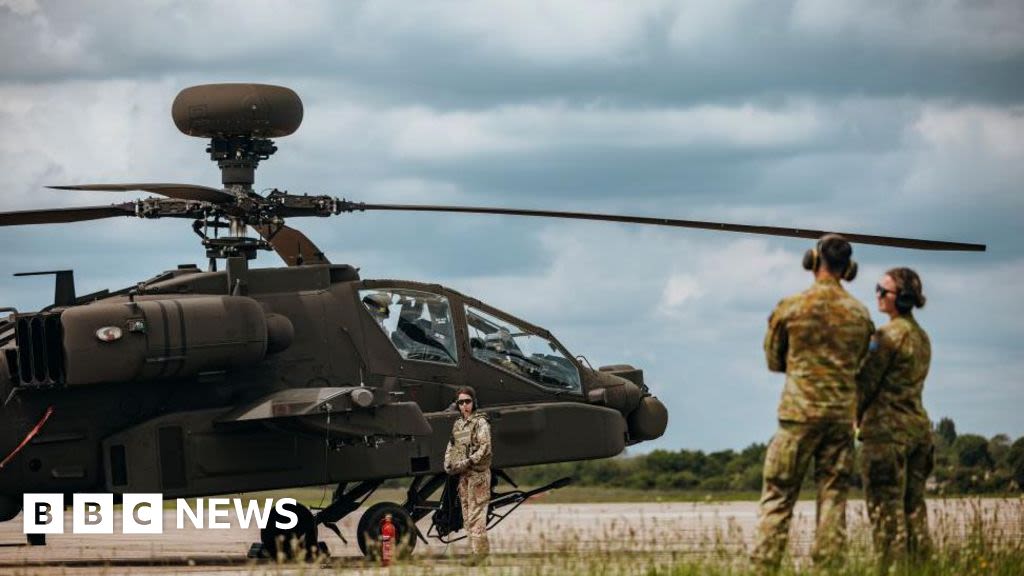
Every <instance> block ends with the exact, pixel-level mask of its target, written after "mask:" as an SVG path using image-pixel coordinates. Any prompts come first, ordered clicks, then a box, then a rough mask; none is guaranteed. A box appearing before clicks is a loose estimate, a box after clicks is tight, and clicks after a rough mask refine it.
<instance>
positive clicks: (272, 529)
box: [260, 502, 319, 560]
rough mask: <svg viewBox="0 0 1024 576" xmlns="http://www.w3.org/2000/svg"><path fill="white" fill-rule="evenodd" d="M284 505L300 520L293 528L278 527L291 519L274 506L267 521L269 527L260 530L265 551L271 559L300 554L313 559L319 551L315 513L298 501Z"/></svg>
mask: <svg viewBox="0 0 1024 576" xmlns="http://www.w3.org/2000/svg"><path fill="white" fill-rule="evenodd" d="M284 507H285V508H287V509H288V510H290V511H291V512H294V513H295V515H296V516H297V517H298V519H299V521H298V523H297V524H295V526H293V527H291V528H287V529H281V528H278V527H277V523H278V522H282V523H287V522H288V520H289V519H288V518H285V516H283V515H282V514H281V513H279V512H278V511H277V507H274V509H273V511H272V512H271V513H270V518H269V520H268V521H267V527H266V528H263V529H262V530H260V541H261V542H262V543H263V550H264V552H265V553H266V554H267V555H269V556H270V558H271V559H279V558H280V557H281V556H283V557H284V558H286V559H288V560H292V559H294V558H295V557H296V555H299V557H300V558H302V559H304V560H312V559H313V558H314V557H315V556H316V555H317V553H318V552H319V548H318V545H317V539H316V537H317V533H316V523H314V522H313V513H312V512H310V511H309V508H306V507H305V506H303V505H302V504H299V503H298V502H296V503H295V504H294V505H289V504H285V505H284Z"/></svg>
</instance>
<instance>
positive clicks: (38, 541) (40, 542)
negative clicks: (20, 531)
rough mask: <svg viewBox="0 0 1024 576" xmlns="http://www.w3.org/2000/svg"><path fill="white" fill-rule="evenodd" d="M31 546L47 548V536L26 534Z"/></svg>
mask: <svg viewBox="0 0 1024 576" xmlns="http://www.w3.org/2000/svg"><path fill="white" fill-rule="evenodd" d="M25 538H26V539H27V540H28V545H29V546H46V534H26V535H25Z"/></svg>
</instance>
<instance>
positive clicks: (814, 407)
mask: <svg viewBox="0 0 1024 576" xmlns="http://www.w3.org/2000/svg"><path fill="white" fill-rule="evenodd" d="M852 255H853V248H852V247H851V246H850V243H849V242H848V241H846V239H844V238H843V237H841V236H838V235H835V234H829V235H826V236H823V237H822V238H821V240H819V241H818V244H817V246H815V248H814V249H813V250H808V251H807V253H806V254H805V255H804V260H803V265H804V268H805V269H807V270H809V271H811V272H812V273H813V274H814V284H813V285H812V286H811V287H810V288H808V289H807V290H805V291H803V292H801V293H799V294H795V295H793V296H790V297H788V298H785V299H783V300H782V301H781V302H779V304H778V306H776V307H775V310H774V311H773V312H772V314H771V316H770V317H769V319H768V332H767V334H766V335H765V340H764V351H765V356H766V358H767V361H768V368H769V370H772V371H773V372H785V373H786V383H785V387H784V388H783V391H782V399H781V401H780V402H779V411H778V418H779V428H778V432H776V434H775V436H774V437H773V438H772V441H771V444H769V446H768V453H767V454H766V456H765V463H764V484H763V490H762V495H761V506H760V513H759V525H758V535H757V545H756V547H755V549H754V555H753V560H754V561H755V562H756V563H757V564H758V565H759V566H761V567H762V568H767V569H769V570H774V569H777V568H778V567H779V564H780V562H781V560H782V555H783V553H784V552H785V549H786V542H787V540H788V538H789V525H790V521H791V520H792V517H793V506H794V505H795V504H796V500H797V497H798V496H799V494H800V485H801V484H802V483H803V478H804V476H805V474H806V473H807V470H808V468H810V465H811V461H812V460H813V461H814V478H815V481H816V482H817V485H818V508H817V521H818V522H817V530H816V533H815V541H814V548H813V550H812V556H813V558H814V560H815V562H816V563H819V564H826V565H827V564H834V563H835V562H836V561H837V560H838V559H839V558H840V557H841V553H842V548H843V545H844V543H845V540H846V493H847V490H848V487H849V483H850V476H851V474H852V473H853V419H854V412H855V407H856V383H855V379H856V375H857V370H858V369H859V368H860V366H861V364H862V363H863V361H864V357H865V355H866V354H867V352H868V345H869V342H870V339H871V334H872V333H873V332H874V330H875V329H874V325H873V324H872V323H871V316H870V315H869V314H868V311H867V309H866V308H865V307H864V305H863V304H861V303H860V302H858V301H857V300H856V299H855V298H853V297H852V296H850V295H849V294H848V293H847V292H846V290H844V289H843V287H842V285H841V284H840V280H846V281H850V280H853V279H854V278H855V277H856V275H857V263H856V262H854V261H853V260H852V258H851V256H852Z"/></svg>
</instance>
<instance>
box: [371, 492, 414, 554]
mask: <svg viewBox="0 0 1024 576" xmlns="http://www.w3.org/2000/svg"><path fill="white" fill-rule="evenodd" d="M388 514H390V515H391V523H392V524H394V526H395V551H396V552H397V554H396V556H397V557H399V558H405V557H408V556H409V555H410V554H412V551H413V549H414V548H416V536H417V532H416V523H415V522H413V519H412V516H411V515H410V514H409V512H408V511H407V510H406V509H405V507H404V506H402V505H401V504H397V503H395V502H378V503H376V504H374V505H373V506H370V507H369V508H368V509H367V510H366V512H364V513H363V515H362V517H360V518H359V526H358V527H357V528H356V541H357V542H358V543H359V551H360V552H362V553H363V556H366V557H367V558H370V559H372V560H376V559H379V558H380V525H381V522H383V521H384V517H385V516H387V515H388Z"/></svg>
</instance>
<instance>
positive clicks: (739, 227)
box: [341, 202, 985, 252]
mask: <svg viewBox="0 0 1024 576" xmlns="http://www.w3.org/2000/svg"><path fill="white" fill-rule="evenodd" d="M356 210H392V211H403V212H458V213H463V214H498V215H505V216H538V217H542V218H571V219H574V220H601V221H605V222H625V223H628V224H650V225H654V226H675V227H678V228H699V229H704V230H720V231H723V232H746V233H748V234H765V235H768V236H787V237H790V238H809V239H812V240H817V239H818V238H821V237H822V236H824V235H825V234H829V233H835V234H842V235H843V236H844V237H845V238H846V239H847V240H849V241H850V242H855V243H859V244H875V245H878V246H892V247H896V248H915V249H918V250H949V251H966V252H984V251H985V245H984V244H968V243H964V242H947V241H943V240H919V239H916V238H898V237H894V236H873V235H870V234H855V233H851V232H835V231H834V230H810V229H801V228H783V227H779V226H751V225H748V224H728V223H724V222H706V221H701V220H675V219H672V218H651V217H646V216H621V215H617V214H594V213H590V212H560V211H555V210H521V209H515V208H489V207H480V206H427V205H415V204H364V203H362V202H344V203H343V204H342V208H341V211H344V212H351V211H356Z"/></svg>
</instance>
